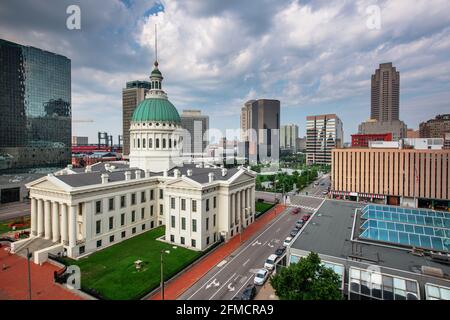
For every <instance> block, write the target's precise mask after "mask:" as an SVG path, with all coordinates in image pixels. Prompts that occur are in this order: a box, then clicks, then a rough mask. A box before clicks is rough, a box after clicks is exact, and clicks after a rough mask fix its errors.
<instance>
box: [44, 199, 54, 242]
mask: <svg viewBox="0 0 450 320" xmlns="http://www.w3.org/2000/svg"><path fill="white" fill-rule="evenodd" d="M51 210H52V209H51V202H50V201H48V200H46V201H44V220H45V223H44V233H45V239H48V240H50V239H51V237H52V220H51V212H52V211H51Z"/></svg>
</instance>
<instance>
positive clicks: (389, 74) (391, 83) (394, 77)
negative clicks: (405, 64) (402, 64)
mask: <svg viewBox="0 0 450 320" xmlns="http://www.w3.org/2000/svg"><path fill="white" fill-rule="evenodd" d="M399 105H400V72H398V71H397V70H396V68H395V67H393V66H392V62H389V63H382V64H380V67H379V68H378V69H377V70H375V74H373V75H372V90H371V108H370V118H371V119H374V120H378V121H380V122H382V121H392V120H399V110H400V109H399Z"/></svg>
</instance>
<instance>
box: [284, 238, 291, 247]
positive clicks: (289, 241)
mask: <svg viewBox="0 0 450 320" xmlns="http://www.w3.org/2000/svg"><path fill="white" fill-rule="evenodd" d="M291 241H292V237H287V238H286V239H285V240H284V242H283V247H287V246H288V245H289V244H290V243H291Z"/></svg>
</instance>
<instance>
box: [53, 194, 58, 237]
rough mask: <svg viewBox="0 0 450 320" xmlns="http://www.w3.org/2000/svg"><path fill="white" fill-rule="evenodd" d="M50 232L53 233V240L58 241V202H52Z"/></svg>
mask: <svg viewBox="0 0 450 320" xmlns="http://www.w3.org/2000/svg"><path fill="white" fill-rule="evenodd" d="M52 206H53V208H52V231H53V232H52V233H53V242H58V241H59V203H58V202H53V203H52Z"/></svg>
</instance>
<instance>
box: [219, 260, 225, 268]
mask: <svg viewBox="0 0 450 320" xmlns="http://www.w3.org/2000/svg"><path fill="white" fill-rule="evenodd" d="M226 263H227V260H222V261H220V262H219V263H218V264H217V267H218V268H220V267H222V266H223V265H225V264H226Z"/></svg>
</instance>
